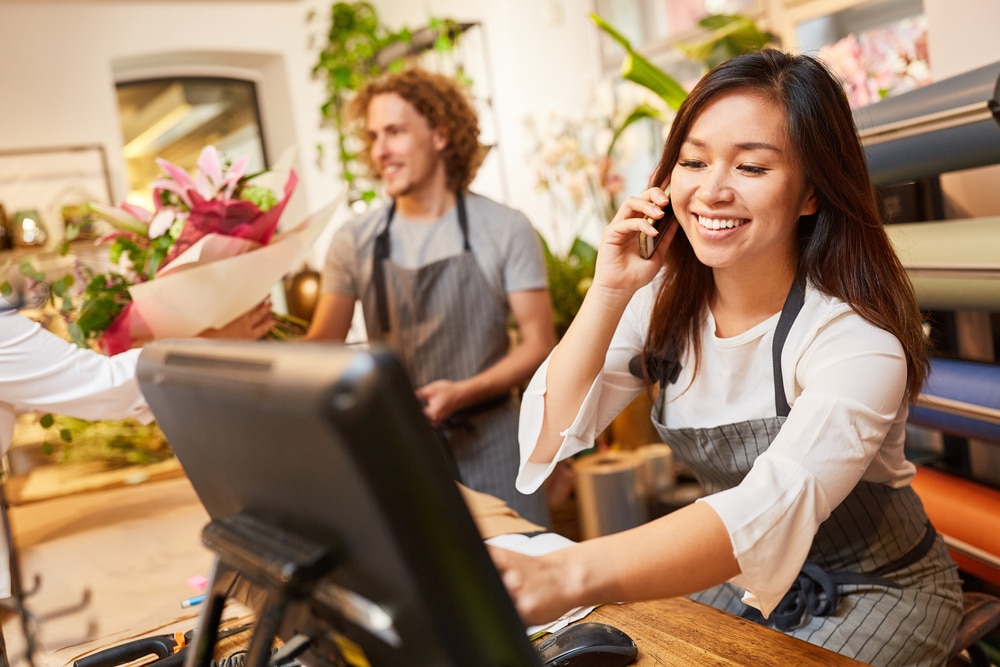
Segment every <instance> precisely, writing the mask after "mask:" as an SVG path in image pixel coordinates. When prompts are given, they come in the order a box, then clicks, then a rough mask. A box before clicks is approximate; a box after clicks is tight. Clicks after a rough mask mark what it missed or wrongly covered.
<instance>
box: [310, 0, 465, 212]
mask: <svg viewBox="0 0 1000 667" xmlns="http://www.w3.org/2000/svg"><path fill="white" fill-rule="evenodd" d="M329 17H330V24H329V28H328V30H327V32H326V36H325V41H324V43H323V45H322V47H321V48H320V51H319V54H318V57H317V60H316V63H315V64H314V65H313V70H312V72H313V76H316V77H320V78H322V79H323V80H324V81H325V83H326V93H327V97H326V99H325V100H324V101H323V103H322V105H321V106H320V113H321V114H322V116H323V119H324V120H325V121H326V122H328V123H330V124H331V125H332V126H333V129H334V130H335V131H336V133H337V155H338V159H339V162H340V165H341V169H342V177H343V179H344V180H345V181H347V183H348V184H349V185H350V186H351V192H350V196H351V198H352V200H353V199H363V200H366V201H370V200H371V199H373V198H374V197H375V192H374V190H372V189H371V188H370V187H365V186H363V185H362V184H361V183H360V179H359V178H358V177H357V174H356V173H355V169H356V158H357V151H356V150H355V147H354V146H353V145H352V142H351V141H350V134H351V128H350V127H348V124H347V122H346V118H345V111H346V109H347V105H348V104H349V103H350V100H351V99H352V98H353V96H354V95H355V94H356V92H357V91H358V90H360V89H361V88H363V87H364V85H365V84H367V83H368V82H369V81H371V80H372V79H375V78H377V77H378V76H380V75H382V74H384V73H386V72H397V71H399V70H401V69H402V68H403V67H404V65H405V63H406V59H407V58H408V57H410V56H412V55H414V54H415V53H417V52H418V51H420V50H424V49H427V48H430V49H433V50H434V51H436V52H438V53H451V52H452V51H454V48H455V44H456V43H457V40H458V35H459V34H460V32H461V28H460V25H459V24H458V23H457V22H456V21H454V20H452V19H442V18H433V19H431V20H430V23H429V25H428V26H427V28H425V29H423V30H421V31H419V32H421V33H424V32H426V31H427V30H430V31H431V33H430V34H431V37H432V39H431V40H430V42H429V43H428V44H426V45H425V44H415V43H414V37H415V35H416V34H417V33H414V32H413V31H412V30H410V28H407V27H403V28H401V29H399V30H390V29H389V28H387V27H386V26H385V25H384V24H383V23H382V21H381V19H380V18H379V15H378V10H377V9H376V8H375V6H374V5H373V4H372V3H370V2H363V1H362V2H334V3H333V4H332V5H331V6H330V13H329ZM459 78H460V80H462V75H460V77H459ZM465 80H466V81H467V79H465Z"/></svg>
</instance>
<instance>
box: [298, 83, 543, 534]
mask: <svg viewBox="0 0 1000 667" xmlns="http://www.w3.org/2000/svg"><path fill="white" fill-rule="evenodd" d="M349 113H350V114H351V115H352V116H353V117H355V118H357V119H358V120H359V121H360V125H361V126H362V130H361V133H360V136H361V139H362V140H363V141H364V143H365V147H366V149H367V150H366V151H365V152H364V158H365V161H366V162H367V163H368V165H369V166H370V168H371V170H372V173H373V175H376V176H377V177H378V178H379V179H380V180H381V181H382V184H383V187H384V193H385V195H386V197H387V199H388V200H389V202H388V204H387V205H386V206H383V207H378V208H376V209H375V210H370V211H368V212H367V213H365V214H363V215H361V216H360V217H358V218H357V219H355V220H352V221H350V222H348V223H346V224H345V225H344V226H343V227H341V228H340V229H339V230H337V232H336V234H335V235H334V237H333V239H332V241H331V244H330V249H329V251H328V253H327V259H326V264H325V266H324V269H323V279H322V290H321V292H322V293H321V295H320V298H319V302H318V304H317V307H316V312H315V315H314V316H313V320H312V324H311V326H310V329H309V333H308V334H307V336H306V337H307V339H310V340H336V341H343V340H345V339H346V337H347V333H348V331H349V329H350V326H351V321H352V319H353V314H354V308H355V302H356V301H360V302H361V306H362V312H363V314H364V320H365V328H366V330H367V335H368V339H369V340H370V341H380V342H385V343H387V344H388V345H389V346H390V347H391V348H392V349H393V350H394V351H395V352H396V354H397V355H398V356H399V358H400V360H401V361H402V363H403V366H404V367H405V368H406V370H407V372H408V373H409V375H410V379H411V381H412V382H413V385H414V387H416V393H417V397H418V398H419V399H420V401H421V402H422V404H423V405H424V413H425V414H426V415H427V418H428V420H429V421H430V422H431V424H432V425H434V426H435V427H436V428H437V429H438V431H439V432H440V433H441V435H442V436H443V439H444V440H445V442H446V443H447V447H446V448H445V449H446V452H447V453H448V455H449V457H450V460H451V462H452V463H453V470H454V472H455V474H456V478H457V479H458V480H459V481H460V482H462V483H463V484H465V485H466V486H468V487H470V488H472V489H474V490H476V491H480V492H483V493H488V494H491V495H493V496H496V497H499V498H501V499H502V500H504V501H506V502H507V503H508V504H509V505H510V506H511V507H512V508H513V509H515V510H516V511H517V512H519V513H520V514H521V515H522V516H523V517H525V518H526V519H528V520H530V521H534V522H535V523H538V524H541V525H544V526H548V525H549V524H550V520H549V515H548V508H547V505H546V502H545V498H544V496H543V495H542V494H541V493H539V492H536V493H535V494H533V495H531V496H527V495H523V494H521V493H519V492H518V491H516V490H515V489H514V477H515V475H516V472H517V467H518V448H517V418H518V406H517V402H516V398H515V396H514V394H513V390H514V388H515V387H518V386H520V385H522V384H523V383H524V382H525V381H526V380H527V379H528V378H530V377H531V375H532V373H533V372H534V370H535V369H536V368H537V367H538V365H539V364H540V363H541V361H542V360H543V359H544V358H545V357H546V356H547V354H548V353H549V351H550V350H551V349H552V347H553V345H554V343H555V334H554V331H553V325H552V307H551V302H550V299H549V292H548V278H547V274H546V270H545V261H544V256H543V251H542V246H541V242H540V240H539V238H538V235H537V233H536V232H535V230H534V228H533V227H532V226H531V224H530V222H529V221H528V219H527V217H525V216H524V214H523V213H521V212H519V211H516V210H514V209H512V208H510V207H508V206H505V205H503V204H500V203H498V202H495V201H492V200H490V199H488V198H486V197H483V196H481V195H477V194H474V193H472V192H470V191H469V189H468V188H469V185H470V184H471V183H472V180H473V178H474V177H475V175H476V170H477V169H478V167H479V165H480V163H481V161H482V157H483V151H482V147H481V146H480V144H479V122H478V120H477V117H476V112H475V110H474V109H473V107H472V105H471V103H470V102H469V100H468V98H467V96H466V94H465V92H464V91H463V90H462V88H461V87H460V86H459V85H458V84H457V83H456V82H455V81H454V80H453V79H450V78H448V77H445V76H442V75H439V74H433V73H430V72H426V71H423V70H420V69H408V70H405V71H403V72H398V73H393V74H389V75H387V76H385V77H383V78H380V79H378V80H375V81H373V82H372V83H370V84H369V85H368V86H367V87H365V88H364V89H363V90H362V91H360V93H359V94H358V96H357V98H356V99H355V100H353V102H352V105H351V108H350V109H349ZM512 317H513V321H514V323H515V324H516V327H517V334H516V336H513V338H514V339H516V343H515V344H513V345H512V344H511V338H512V336H511V335H510V333H509V322H510V321H511V318H512Z"/></svg>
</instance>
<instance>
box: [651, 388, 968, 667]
mask: <svg viewBox="0 0 1000 667" xmlns="http://www.w3.org/2000/svg"><path fill="white" fill-rule="evenodd" d="M661 410H662V405H657V406H656V408H655V409H654V414H662V412H661ZM783 422H784V418H782V417H774V418H771V419H761V420H751V421H747V422H742V423H737V424H728V425H725V426H719V427H716V428H711V429H666V428H663V427H662V425H660V424H658V425H657V428H658V430H659V432H660V435H661V437H662V438H663V441H664V442H667V443H670V446H671V448H672V449H673V450H674V456H675V458H676V459H677V460H678V461H682V462H683V463H684V464H686V465H687V466H688V467H689V468H690V469H691V470H692V473H693V474H694V476H695V477H696V478H697V479H698V480H699V482H701V484H702V485H703V486H704V488H705V489H706V490H707V491H708V492H710V493H712V492H717V491H721V490H723V489H727V488H731V487H733V486H736V485H737V484H739V483H740V481H741V480H742V479H743V477H744V476H746V474H747V473H748V472H749V470H750V467H751V466H752V465H753V462H754V460H755V459H756V458H757V456H759V455H760V454H761V453H762V452H764V451H765V450H766V449H767V448H768V446H769V445H770V443H771V440H772V439H773V438H774V436H775V435H776V434H777V432H778V430H779V429H780V428H781V424H782V423H783ZM926 522H927V517H926V514H925V513H924V509H923V506H922V504H921V503H920V499H919V498H918V497H917V495H916V493H915V492H914V491H913V489H911V488H909V487H904V488H901V489H894V488H891V487H888V486H885V485H883V484H871V483H867V482H861V483H860V484H858V486H857V487H856V488H855V489H854V491H853V492H852V493H851V494H850V495H849V496H848V497H847V499H846V500H845V501H844V502H843V503H841V505H840V506H839V507H837V508H836V509H835V510H834V511H833V513H832V514H831V516H830V518H828V519H827V520H826V521H825V522H824V523H823V524H822V525H821V526H820V528H819V532H818V533H817V535H816V537H815V539H814V541H813V545H812V549H811V551H810V553H809V560H810V561H812V562H814V563H817V564H818V565H820V566H821V567H822V568H824V569H826V570H828V571H850V572H859V573H867V572H872V571H874V570H876V569H877V568H879V567H881V566H883V565H886V564H888V563H891V562H893V561H894V560H896V559H898V558H899V557H900V556H902V555H903V554H905V553H907V552H908V551H909V550H910V549H912V548H913V547H914V546H915V545H916V544H917V543H919V542H920V540H921V538H922V537H923V535H924V531H925V529H926ZM887 577H888V578H889V579H892V580H893V581H895V582H896V583H898V584H900V585H901V586H902V588H901V589H895V588H889V587H885V586H874V585H866V586H857V585H851V586H842V587H841V588H840V593H841V599H840V600H841V601H840V605H839V607H838V609H837V611H836V614H835V615H833V616H830V617H817V618H809V617H807V618H805V619H804V623H803V625H801V626H799V627H797V628H795V629H793V630H791V631H789V632H788V634H790V635H792V636H795V637H798V638H800V639H803V640H805V641H808V642H810V643H813V644H818V645H820V646H823V647H825V648H828V649H830V650H832V651H836V652H837V653H841V654H843V655H847V656H850V657H852V658H855V659H857V660H860V661H862V662H864V663H867V664H871V665H880V666H890V665H892V666H896V665H898V666H903V665H907V666H914V665H921V666H927V667H931V666H932V665H942V664H944V662H945V659H946V657H947V655H948V653H949V651H950V650H951V646H952V642H953V641H954V635H955V630H956V629H957V628H958V624H959V622H960V621H961V618H962V595H961V590H960V589H959V586H958V581H957V577H958V575H957V571H956V569H955V566H954V564H953V563H952V562H951V560H950V558H949V557H948V554H947V550H946V548H945V546H944V543H943V541H942V540H941V538H940V536H939V537H938V538H937V540H936V542H935V545H934V547H933V549H932V550H931V552H930V554H928V555H927V556H926V557H924V558H923V559H922V560H920V561H919V562H918V563H916V564H915V565H913V566H911V567H908V568H905V569H902V570H898V571H895V572H893V573H892V574H889V575H887ZM692 597H694V598H695V599H697V600H700V601H701V602H705V603H707V604H710V605H712V606H713V607H718V608H720V609H724V610H726V611H729V612H731V613H734V614H737V615H738V614H741V613H743V611H744V610H746V606H745V605H744V604H743V603H742V602H741V601H740V599H741V597H742V591H741V590H740V589H738V588H737V587H735V586H733V585H731V584H723V585H721V586H716V587H714V588H711V589H709V590H707V591H703V592H701V593H698V594H696V595H694V596H692Z"/></svg>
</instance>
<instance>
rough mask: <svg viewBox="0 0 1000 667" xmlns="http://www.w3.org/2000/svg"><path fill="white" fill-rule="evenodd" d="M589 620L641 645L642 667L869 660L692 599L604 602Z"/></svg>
mask: <svg viewBox="0 0 1000 667" xmlns="http://www.w3.org/2000/svg"><path fill="white" fill-rule="evenodd" d="M586 620H588V621H597V622H601V623H607V624H609V625H613V626H615V627H617V628H619V629H620V630H622V631H623V632H625V633H626V634H627V635H629V636H630V637H632V639H633V640H634V641H635V643H636V645H637V646H638V647H639V659H638V661H637V662H635V663H633V664H635V665H637V666H639V667H644V666H652V665H670V666H671V667H685V666H690V667H712V666H714V665H726V666H728V667H735V666H741V667H743V666H745V667H751V666H752V667H769V666H773V667H778V666H783V665H788V667H806V666H808V665H816V666H817V667H819V666H820V665H822V666H823V667H841V666H843V667H848V666H850V665H853V666H855V667H856V666H857V665H863V664H864V663H861V662H858V661H856V660H853V659H851V658H845V657H844V656H842V655H839V654H837V653H833V652H831V651H828V650H826V649H824V648H821V647H819V646H815V645H813V644H809V643H807V642H804V641H801V640H799V639H796V638H794V637H790V636H788V635H786V634H783V633H781V632H778V631H776V630H772V629H771V628H766V627H764V626H761V625H758V624H756V623H753V622H752V621H748V620H746V619H742V618H739V617H737V616H733V615H732V614H727V613H725V612H723V611H719V610H718V609H715V608H713V607H709V606H707V605H704V604H701V603H700V602H695V601H694V600H690V599H688V598H673V599H670V600H657V601H653V602H630V603H627V604H620V605H604V606H602V607H598V608H597V609H596V610H594V611H593V612H592V613H591V614H590V615H589V616H587V618H586Z"/></svg>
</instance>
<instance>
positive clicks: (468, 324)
mask: <svg viewBox="0 0 1000 667" xmlns="http://www.w3.org/2000/svg"><path fill="white" fill-rule="evenodd" d="M455 202H456V207H457V214H458V223H459V226H460V227H461V232H462V238H463V252H462V253H461V254H459V255H456V256H454V257H448V258H446V259H442V260H439V261H437V262H433V263H431V264H428V265H426V266H422V267H420V268H417V269H409V268H405V267H401V266H399V265H397V264H395V263H393V262H392V261H391V260H390V259H389V256H390V253H389V228H390V225H391V224H392V219H393V217H394V214H395V211H396V205H395V203H393V204H392V206H391V207H390V209H389V214H388V219H387V220H386V225H385V229H383V230H382V232H381V233H380V234H379V237H378V239H377V240H376V242H375V252H374V266H373V268H374V271H373V274H372V279H373V282H374V287H375V289H374V290H367V291H366V294H367V295H368V296H367V298H365V299H363V303H362V305H363V309H364V315H365V325H366V328H367V330H368V338H369V340H373V341H383V342H385V343H386V344H388V345H389V347H390V348H392V350H393V351H394V352H395V353H396V355H397V356H398V357H399V360H400V362H401V363H402V365H403V367H404V368H405V369H406V372H407V373H408V375H409V377H410V381H411V382H412V383H413V386H414V387H422V386H424V385H426V384H428V383H430V382H433V381H434V380H453V381H458V380H464V379H466V378H469V377H472V376H473V375H476V374H477V373H480V372H482V371H484V370H485V369H487V368H489V367H490V366H492V365H493V364H495V363H497V362H498V361H499V360H500V359H502V358H503V357H504V355H506V354H507V351H508V349H509V346H510V338H509V335H508V333H507V307H506V304H505V303H503V302H501V300H500V299H499V298H498V297H497V295H496V293H495V292H494V290H493V289H492V288H491V287H490V284H489V282H488V281H487V280H486V276H484V275H483V272H482V270H481V269H480V268H479V265H478V264H477V263H476V258H475V256H474V255H473V254H472V250H471V247H470V245H469V232H468V219H467V217H466V213H465V200H464V198H463V196H462V193H457V194H456V195H455ZM517 420H518V406H517V402H516V400H515V398H514V396H513V395H512V394H510V393H507V394H505V395H503V396H500V397H497V398H494V399H490V400H487V401H484V402H483V403H480V404H477V405H472V406H469V407H467V408H464V409H463V410H460V411H459V412H456V413H455V414H454V415H452V416H451V417H450V418H449V419H448V420H447V421H446V423H445V424H444V425H443V426H442V427H441V428H440V429H438V431H439V433H440V435H441V436H442V438H443V440H444V441H445V442H446V443H447V446H446V448H445V451H446V453H447V454H448V455H449V461H450V463H451V464H452V469H453V472H454V473H455V476H456V478H457V479H458V480H459V481H461V482H462V483H463V484H465V485H466V486H468V487H469V488H471V489H474V490H476V491H480V492H483V493H488V494H490V495H492V496H496V497H498V498H501V499H502V500H504V501H505V502H506V503H507V504H508V505H509V506H510V507H512V508H513V509H514V510H516V511H517V512H518V513H519V514H520V515H521V516H523V517H524V518H525V519H528V520H529V521H533V522H535V523H537V524H540V525H542V526H545V527H548V526H549V523H550V521H549V513H548V506H547V503H546V500H545V495H544V493H543V492H541V491H538V492H536V493H534V494H532V495H530V496H529V495H525V494H522V493H520V492H519V491H517V490H516V489H515V488H514V478H515V477H516V476H517V468H518V464H519V450H518V444H517Z"/></svg>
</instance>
